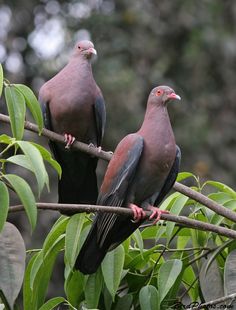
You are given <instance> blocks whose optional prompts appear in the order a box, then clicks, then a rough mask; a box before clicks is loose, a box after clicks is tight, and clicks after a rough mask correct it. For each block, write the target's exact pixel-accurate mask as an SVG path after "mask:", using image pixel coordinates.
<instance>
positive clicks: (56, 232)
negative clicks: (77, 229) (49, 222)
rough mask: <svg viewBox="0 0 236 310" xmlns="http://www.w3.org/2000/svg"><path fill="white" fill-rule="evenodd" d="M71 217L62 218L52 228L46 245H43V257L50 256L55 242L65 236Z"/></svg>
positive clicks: (45, 242)
mask: <svg viewBox="0 0 236 310" xmlns="http://www.w3.org/2000/svg"><path fill="white" fill-rule="evenodd" d="M69 219H70V218H69V217H66V216H61V217H60V218H59V219H58V220H57V221H56V223H55V224H54V225H53V227H52V228H51V230H50V232H49V234H48V235H47V237H46V239H45V241H44V243H43V248H42V250H43V256H44V257H45V256H46V255H47V254H48V251H49V250H50V249H51V247H52V246H53V244H54V243H55V241H56V240H57V239H58V238H59V237H60V236H61V235H64V234H65V231H66V226H67V224H68V222H69Z"/></svg>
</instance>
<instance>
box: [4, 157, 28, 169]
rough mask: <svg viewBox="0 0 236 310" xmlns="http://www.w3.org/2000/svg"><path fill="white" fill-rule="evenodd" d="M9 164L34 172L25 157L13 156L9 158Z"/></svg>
mask: <svg viewBox="0 0 236 310" xmlns="http://www.w3.org/2000/svg"><path fill="white" fill-rule="evenodd" d="M7 162H10V163H12V164H15V165H18V166H21V167H23V168H25V169H28V170H30V171H31V172H34V171H33V169H32V166H31V164H30V162H29V160H28V158H27V157H26V156H25V155H13V156H11V157H8V159H7Z"/></svg>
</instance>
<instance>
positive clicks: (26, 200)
mask: <svg viewBox="0 0 236 310" xmlns="http://www.w3.org/2000/svg"><path fill="white" fill-rule="evenodd" d="M4 178H5V179H6V180H7V181H8V182H9V183H10V185H11V186H12V187H13V188H14V190H15V191H16V194H17V195H18V197H19V198H20V200H21V202H22V204H23V206H24V208H25V211H26V214H27V216H28V219H29V222H30V225H31V228H32V230H34V228H35V225H36V221H37V207H36V203H35V198H34V195H33V193H32V190H31V188H30V186H29V184H28V183H27V182H26V181H25V180H24V179H22V178H21V177H19V176H17V175H14V174H6V175H4Z"/></svg>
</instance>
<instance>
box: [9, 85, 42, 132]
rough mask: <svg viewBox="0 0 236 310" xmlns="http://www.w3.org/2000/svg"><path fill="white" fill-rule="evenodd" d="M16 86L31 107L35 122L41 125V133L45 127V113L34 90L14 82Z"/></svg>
mask: <svg viewBox="0 0 236 310" xmlns="http://www.w3.org/2000/svg"><path fill="white" fill-rule="evenodd" d="M14 86H15V87H16V88H17V89H18V90H19V91H20V93H21V94H22V95H23V96H24V98H25V102H26V105H27V107H28V108H29V110H30V112H31V114H32V115H33V118H34V120H35V122H36V123H37V125H38V127H39V132H40V134H41V132H42V129H43V115H42V111H41V107H40V104H39V102H38V100H37V98H36V97H35V95H34V93H33V91H32V90H31V89H30V88H29V87H27V86H26V85H23V84H14Z"/></svg>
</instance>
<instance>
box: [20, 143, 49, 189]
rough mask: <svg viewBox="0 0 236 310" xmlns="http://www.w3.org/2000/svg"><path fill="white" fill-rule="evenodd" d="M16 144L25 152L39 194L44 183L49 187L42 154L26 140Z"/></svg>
mask: <svg viewBox="0 0 236 310" xmlns="http://www.w3.org/2000/svg"><path fill="white" fill-rule="evenodd" d="M17 144H18V145H19V147H20V148H21V150H22V152H23V153H24V154H25V156H26V158H27V160H28V162H29V165H30V166H31V169H32V171H33V172H34V174H35V177H36V179H37V183H38V188H39V194H40V193H41V192H42V190H43V188H44V185H45V184H46V185H47V187H49V179H48V174H47V171H46V169H45V166H44V163H43V159H42V156H41V154H40V152H39V150H38V149H37V148H36V147H35V146H34V145H33V144H31V143H30V142H28V141H17Z"/></svg>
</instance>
